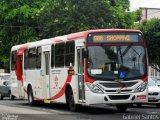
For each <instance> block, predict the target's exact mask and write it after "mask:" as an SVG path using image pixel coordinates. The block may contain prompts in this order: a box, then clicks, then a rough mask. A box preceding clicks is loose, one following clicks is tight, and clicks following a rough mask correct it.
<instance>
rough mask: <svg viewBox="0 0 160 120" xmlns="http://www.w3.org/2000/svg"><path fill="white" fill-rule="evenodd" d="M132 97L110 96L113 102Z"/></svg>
mask: <svg viewBox="0 0 160 120" xmlns="http://www.w3.org/2000/svg"><path fill="white" fill-rule="evenodd" d="M129 97H130V95H109V98H110V99H111V100H126V99H128V98H129Z"/></svg>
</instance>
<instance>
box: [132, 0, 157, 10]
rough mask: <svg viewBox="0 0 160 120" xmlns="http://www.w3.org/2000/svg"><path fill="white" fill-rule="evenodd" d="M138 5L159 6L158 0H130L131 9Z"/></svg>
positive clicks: (136, 7)
mask: <svg viewBox="0 0 160 120" xmlns="http://www.w3.org/2000/svg"><path fill="white" fill-rule="evenodd" d="M139 7H148V8H160V0H130V10H131V11H134V10H136V9H138V8H139Z"/></svg>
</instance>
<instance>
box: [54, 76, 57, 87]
mask: <svg viewBox="0 0 160 120" xmlns="http://www.w3.org/2000/svg"><path fill="white" fill-rule="evenodd" d="M54 84H55V86H56V87H57V86H58V77H57V76H55V78H54Z"/></svg>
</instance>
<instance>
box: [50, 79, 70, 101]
mask: <svg viewBox="0 0 160 120" xmlns="http://www.w3.org/2000/svg"><path fill="white" fill-rule="evenodd" d="M71 79H72V76H68V77H67V80H66V82H65V84H64V86H63V87H62V89H61V90H60V91H59V92H58V93H57V94H56V95H55V96H53V97H51V98H50V99H51V100H55V99H58V98H60V97H61V96H62V95H63V94H64V93H65V89H66V85H67V84H68V83H70V82H71Z"/></svg>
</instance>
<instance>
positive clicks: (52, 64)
mask: <svg viewBox="0 0 160 120" xmlns="http://www.w3.org/2000/svg"><path fill="white" fill-rule="evenodd" d="M51 67H54V45H52V50H51Z"/></svg>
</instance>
